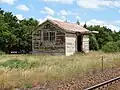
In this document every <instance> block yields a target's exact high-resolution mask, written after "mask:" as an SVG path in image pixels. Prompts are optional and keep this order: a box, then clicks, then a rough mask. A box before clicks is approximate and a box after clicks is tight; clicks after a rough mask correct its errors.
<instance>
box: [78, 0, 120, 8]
mask: <svg viewBox="0 0 120 90" xmlns="http://www.w3.org/2000/svg"><path fill="white" fill-rule="evenodd" d="M76 2H77V4H78V5H79V6H80V7H83V8H93V9H95V8H101V7H120V1H112V0H77V1H76Z"/></svg>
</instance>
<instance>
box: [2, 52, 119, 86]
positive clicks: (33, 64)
mask: <svg viewBox="0 0 120 90" xmlns="http://www.w3.org/2000/svg"><path fill="white" fill-rule="evenodd" d="M102 56H103V57H104V68H113V67H119V66H120V53H107V54H106V53H102V52H91V53H89V54H87V55H84V54H76V55H73V56H69V57H66V56H42V55H41V56H39V55H0V88H3V87H5V88H15V87H31V85H33V84H35V83H44V82H45V81H48V80H49V81H51V80H64V79H66V78H70V77H71V76H73V75H74V74H76V73H79V74H80V75H84V74H85V73H87V72H89V71H91V70H97V69H101V59H102Z"/></svg>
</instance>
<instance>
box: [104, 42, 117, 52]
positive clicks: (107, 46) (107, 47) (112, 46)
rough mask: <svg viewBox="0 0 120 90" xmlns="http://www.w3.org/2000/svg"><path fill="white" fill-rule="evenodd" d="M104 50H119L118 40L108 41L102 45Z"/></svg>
mask: <svg viewBox="0 0 120 90" xmlns="http://www.w3.org/2000/svg"><path fill="white" fill-rule="evenodd" d="M102 51H104V52H118V51H119V47H118V46H117V44H116V42H108V43H106V44H105V45H104V46H103V47H102Z"/></svg>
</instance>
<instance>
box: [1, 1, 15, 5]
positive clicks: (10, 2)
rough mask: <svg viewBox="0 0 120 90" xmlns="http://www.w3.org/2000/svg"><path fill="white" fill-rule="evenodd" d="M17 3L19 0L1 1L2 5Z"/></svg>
mask: <svg viewBox="0 0 120 90" xmlns="http://www.w3.org/2000/svg"><path fill="white" fill-rule="evenodd" d="M15 1H17V0H0V4H1V3H6V4H14V2H15Z"/></svg>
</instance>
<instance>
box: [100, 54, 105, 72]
mask: <svg viewBox="0 0 120 90" xmlns="http://www.w3.org/2000/svg"><path fill="white" fill-rule="evenodd" d="M103 59H104V58H103V56H102V62H101V63H102V64H101V65H102V72H103V69H104V62H103V61H104V60H103Z"/></svg>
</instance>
